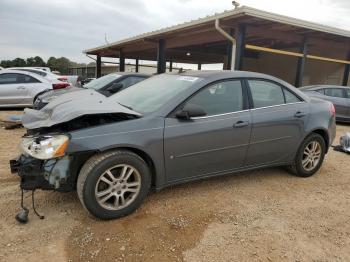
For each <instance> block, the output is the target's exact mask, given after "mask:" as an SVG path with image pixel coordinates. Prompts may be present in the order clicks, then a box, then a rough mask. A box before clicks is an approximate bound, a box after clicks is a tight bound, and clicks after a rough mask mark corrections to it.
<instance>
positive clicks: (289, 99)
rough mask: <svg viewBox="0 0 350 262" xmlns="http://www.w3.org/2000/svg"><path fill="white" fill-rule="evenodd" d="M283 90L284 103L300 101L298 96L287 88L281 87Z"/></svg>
mask: <svg viewBox="0 0 350 262" xmlns="http://www.w3.org/2000/svg"><path fill="white" fill-rule="evenodd" d="M283 92H284V97H285V99H286V103H287V104H288V103H297V102H300V101H301V100H300V98H299V97H297V96H296V95H294V94H293V93H292V92H290V91H289V90H287V89H285V88H283Z"/></svg>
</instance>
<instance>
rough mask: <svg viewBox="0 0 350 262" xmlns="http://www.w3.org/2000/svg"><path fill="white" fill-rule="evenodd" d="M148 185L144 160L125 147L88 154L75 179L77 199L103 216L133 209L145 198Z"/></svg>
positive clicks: (96, 214)
mask: <svg viewBox="0 0 350 262" xmlns="http://www.w3.org/2000/svg"><path fill="white" fill-rule="evenodd" d="M124 170H125V171H124ZM132 170H133V171H132ZM108 171H109V172H108ZM123 172H124V173H123ZM131 172H132V173H131ZM110 174H111V175H112V176H110ZM128 175H129V177H128ZM113 178H114V180H113ZM113 181H114V182H113ZM106 182H107V183H106ZM137 184H138V185H137ZM150 187H151V174H150V170H149V168H148V166H147V164H146V162H145V161H144V160H143V159H142V158H141V157H139V156H138V155H136V154H135V153H133V152H130V151H126V150H116V151H111V152H106V153H102V154H97V155H95V156H93V157H91V158H90V159H89V160H88V161H87V162H86V163H85V164H84V165H83V167H82V169H81V171H80V173H79V176H78V181H77V193H78V197H79V199H80V202H81V203H82V204H83V206H84V208H85V209H86V210H87V211H88V212H89V213H90V214H91V215H93V216H94V217H96V218H100V219H103V220H109V219H115V218H120V217H123V216H126V215H129V214H130V213H132V212H134V211H135V210H136V209H137V208H138V207H139V206H140V205H141V203H142V202H143V200H144V199H145V198H146V196H147V194H148V193H149V191H150ZM131 191H133V192H131ZM106 192H108V193H107V194H106ZM100 195H102V196H101V197H100ZM108 196H109V198H108V199H107V200H106V201H105V202H104V198H107V197H108ZM123 200H124V202H123ZM123 203H124V205H123Z"/></svg>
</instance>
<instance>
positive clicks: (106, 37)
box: [105, 33, 109, 45]
mask: <svg viewBox="0 0 350 262" xmlns="http://www.w3.org/2000/svg"><path fill="white" fill-rule="evenodd" d="M105 42H106V44H107V45H109V42H108V40H107V34H106V33H105Z"/></svg>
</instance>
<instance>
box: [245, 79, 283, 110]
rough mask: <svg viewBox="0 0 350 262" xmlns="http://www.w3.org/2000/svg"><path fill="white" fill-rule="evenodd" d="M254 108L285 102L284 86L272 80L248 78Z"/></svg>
mask: <svg viewBox="0 0 350 262" xmlns="http://www.w3.org/2000/svg"><path fill="white" fill-rule="evenodd" d="M248 83H249V87H250V92H251V94H252V99H253V104H254V108H260V107H267V106H274V105H281V104H284V95H283V91H282V88H281V87H280V86H279V85H276V84H274V83H271V82H267V81H261V80H248Z"/></svg>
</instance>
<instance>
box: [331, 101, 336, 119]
mask: <svg viewBox="0 0 350 262" xmlns="http://www.w3.org/2000/svg"><path fill="white" fill-rule="evenodd" d="M331 113H332V115H333V116H335V107H334V105H333V104H332V105H331Z"/></svg>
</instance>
